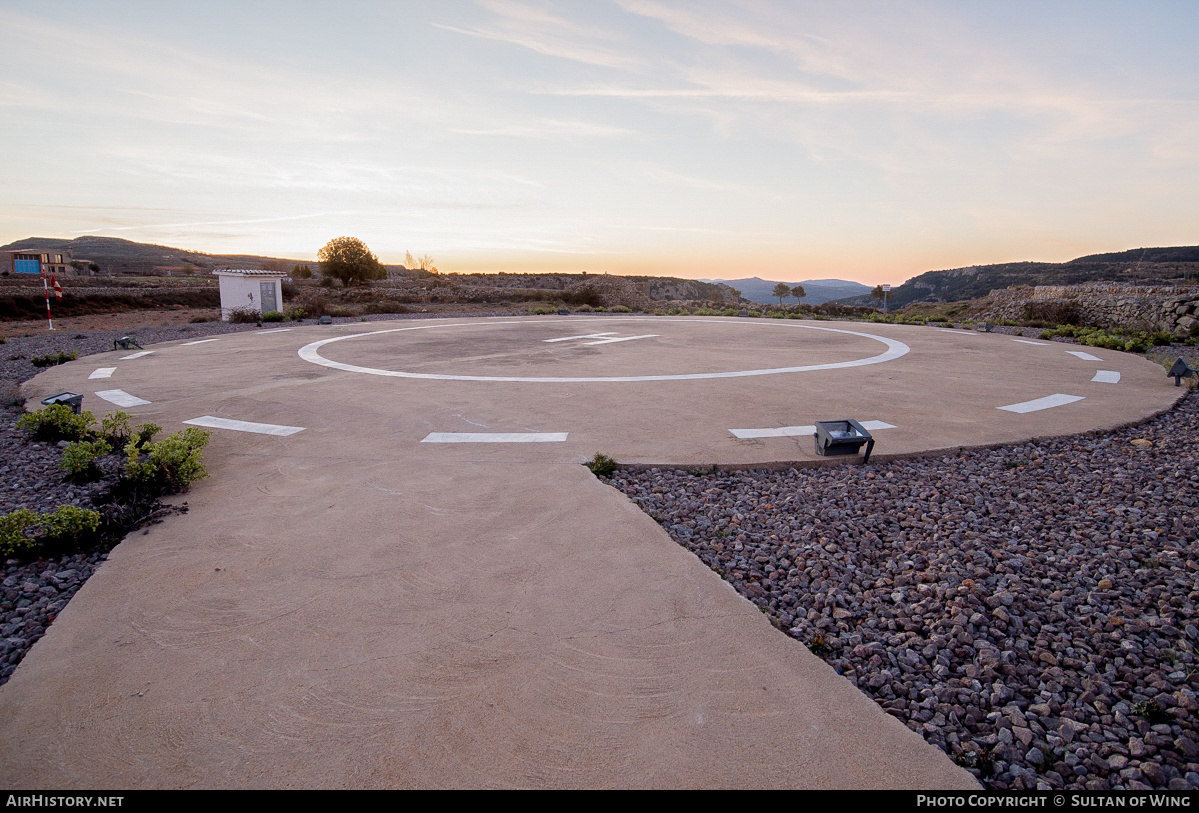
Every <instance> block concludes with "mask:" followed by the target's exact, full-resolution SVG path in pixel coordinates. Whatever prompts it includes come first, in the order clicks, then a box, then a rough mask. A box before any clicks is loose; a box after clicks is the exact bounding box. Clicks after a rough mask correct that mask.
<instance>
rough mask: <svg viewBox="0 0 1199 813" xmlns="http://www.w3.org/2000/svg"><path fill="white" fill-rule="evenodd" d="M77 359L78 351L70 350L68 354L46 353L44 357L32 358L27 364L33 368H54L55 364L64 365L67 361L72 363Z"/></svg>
mask: <svg viewBox="0 0 1199 813" xmlns="http://www.w3.org/2000/svg"><path fill="white" fill-rule="evenodd" d="M77 358H79V351H78V350H72V351H71V352H70V353H47V354H46V355H44V356H34V357H33V358H31V359H30V360H29V363H30V364H32V365H33V366H34V367H54V366H55V365H57V364H66V363H67V362H68V361H74V360H75V359H77Z"/></svg>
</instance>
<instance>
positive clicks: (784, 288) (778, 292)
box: [773, 282, 791, 307]
mask: <svg viewBox="0 0 1199 813" xmlns="http://www.w3.org/2000/svg"><path fill="white" fill-rule="evenodd" d="M773 293H774V295H775V296H777V297H778V298H779V307H782V305H783V298H784V297H788V296H791V286H789V285H788V284H787V283H785V282H780V283H779V284H778V285H776V286H774V291H773Z"/></svg>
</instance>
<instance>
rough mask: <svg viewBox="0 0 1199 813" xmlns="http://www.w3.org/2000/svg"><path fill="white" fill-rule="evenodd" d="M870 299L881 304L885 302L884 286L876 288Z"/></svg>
mask: <svg viewBox="0 0 1199 813" xmlns="http://www.w3.org/2000/svg"><path fill="white" fill-rule="evenodd" d="M870 298H871V299H873V300H874V301H875V302H879V303H881V302H882V301H883V286H881V285H877V286H875V288H874V290H873V291H871V292H870Z"/></svg>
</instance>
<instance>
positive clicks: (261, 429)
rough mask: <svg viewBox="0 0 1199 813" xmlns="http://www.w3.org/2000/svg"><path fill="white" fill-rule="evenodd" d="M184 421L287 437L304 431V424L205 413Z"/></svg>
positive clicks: (196, 424) (193, 424) (213, 427)
mask: <svg viewBox="0 0 1199 813" xmlns="http://www.w3.org/2000/svg"><path fill="white" fill-rule="evenodd" d="M184 423H187V424H191V425H192V426H207V427H209V428H210V429H232V430H233V431H234V432H253V433H255V434H258V435H277V436H279V437H287V436H288V435H294V434H295V433H296V432H303V431H304V427H302V426H280V425H278V424H274V423H254V422H252V421H235V420H233V419H232V418H214V417H213V416H211V415H203V416H201V417H199V418H192V419H191V420H190V421H184Z"/></svg>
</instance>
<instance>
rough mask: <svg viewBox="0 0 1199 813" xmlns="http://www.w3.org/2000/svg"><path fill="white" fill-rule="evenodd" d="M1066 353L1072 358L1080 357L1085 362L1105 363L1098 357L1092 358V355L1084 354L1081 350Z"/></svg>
mask: <svg viewBox="0 0 1199 813" xmlns="http://www.w3.org/2000/svg"><path fill="white" fill-rule="evenodd" d="M1066 352H1067V353H1069V354H1070V355H1072V356H1078V357H1079V358H1080V359H1082V360H1083V361H1103V359H1101V358H1099V357H1098V356H1092V355H1091V354H1090V353H1084V352H1082V351H1081V350H1067V351H1066Z"/></svg>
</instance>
